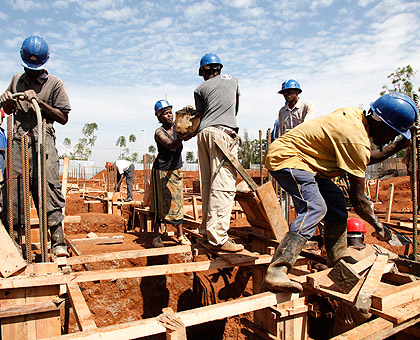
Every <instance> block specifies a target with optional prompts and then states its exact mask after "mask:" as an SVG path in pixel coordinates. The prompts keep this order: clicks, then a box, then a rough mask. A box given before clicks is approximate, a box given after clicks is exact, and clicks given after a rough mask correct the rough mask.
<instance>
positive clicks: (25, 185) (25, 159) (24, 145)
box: [20, 134, 32, 264]
mask: <svg viewBox="0 0 420 340" xmlns="http://www.w3.org/2000/svg"><path fill="white" fill-rule="evenodd" d="M20 140H21V142H20V149H21V159H22V190H23V214H24V226H25V254H26V263H28V264H30V263H32V251H31V248H32V243H31V206H30V202H29V154H28V144H29V143H28V135H27V134H25V135H23V136H22V137H21V139H20Z"/></svg>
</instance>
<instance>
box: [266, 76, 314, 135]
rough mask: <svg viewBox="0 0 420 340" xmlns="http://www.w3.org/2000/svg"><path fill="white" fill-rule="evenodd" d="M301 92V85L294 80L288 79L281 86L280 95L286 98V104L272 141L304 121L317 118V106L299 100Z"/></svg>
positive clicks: (280, 114) (282, 109)
mask: <svg viewBox="0 0 420 340" xmlns="http://www.w3.org/2000/svg"><path fill="white" fill-rule="evenodd" d="M301 92H302V89H301V87H300V84H299V83H298V82H297V81H296V80H294V79H288V80H286V81H285V82H283V84H282V85H281V90H280V91H279V92H278V93H280V94H282V95H283V96H284V99H285V100H286V103H285V105H284V106H283V107H282V108H281V109H280V111H279V117H278V121H277V130H276V127H275V128H274V133H273V135H272V137H274V138H272V139H275V138H277V137H278V136H281V135H284V134H285V133H286V132H287V131H289V130H291V129H293V128H295V127H296V126H298V125H299V124H301V123H303V122H304V121H306V120H309V119H311V118H314V117H315V115H316V107H315V105H314V104H313V103H312V102H310V101H308V100H303V99H301V98H299V94H300V93H301Z"/></svg>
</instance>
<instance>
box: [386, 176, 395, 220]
mask: <svg viewBox="0 0 420 340" xmlns="http://www.w3.org/2000/svg"><path fill="white" fill-rule="evenodd" d="M393 200H394V184H393V183H391V184H390V185H389V190H388V205H387V207H386V212H385V222H389V221H390V220H391V212H392V202H393Z"/></svg>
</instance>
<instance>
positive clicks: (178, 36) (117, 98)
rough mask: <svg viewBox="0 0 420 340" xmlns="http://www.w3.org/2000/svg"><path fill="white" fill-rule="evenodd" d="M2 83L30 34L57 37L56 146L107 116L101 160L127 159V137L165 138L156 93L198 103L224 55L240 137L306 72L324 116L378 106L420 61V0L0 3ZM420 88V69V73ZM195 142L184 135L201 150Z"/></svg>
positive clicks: (265, 123)
mask: <svg viewBox="0 0 420 340" xmlns="http://www.w3.org/2000/svg"><path fill="white" fill-rule="evenodd" d="M0 3H1V6H0V41H1V45H0V46H1V49H0V64H1V65H2V67H0V91H2V90H1V89H4V90H5V89H6V88H7V86H8V84H9V82H10V79H11V78H12V75H13V74H15V73H18V72H22V70H23V68H22V66H21V59H20V53H19V52H20V47H21V44H22V41H23V40H24V39H25V38H26V37H28V36H30V35H40V36H42V37H43V38H44V39H45V40H46V41H47V42H48V44H49V47H50V60H49V62H48V64H47V69H48V71H49V73H51V74H53V75H55V76H58V77H59V78H61V79H62V80H63V81H64V83H65V84H66V86H67V89H68V92H69V97H70V102H71V106H72V110H71V112H70V115H69V122H68V123H67V124H66V125H64V126H62V125H60V124H58V123H55V128H56V135H57V149H58V151H59V153H60V154H62V153H64V152H65V151H66V150H65V147H64V146H63V141H64V138H70V139H71V141H72V144H73V145H75V144H76V143H77V141H78V139H79V138H80V137H82V136H81V130H82V128H83V126H84V125H85V124H86V123H92V122H95V123H97V124H98V127H99V128H98V131H97V137H98V139H97V142H96V146H95V147H94V149H93V154H92V157H91V160H93V161H95V162H96V163H97V164H99V165H100V164H105V162H106V161H112V160H115V159H117V158H118V156H119V152H120V151H119V148H118V147H117V146H115V144H116V141H117V139H118V137H119V136H125V137H126V138H127V139H128V136H129V135H131V134H134V135H135V136H136V137H137V142H136V143H130V144H131V145H129V147H130V151H131V152H134V151H136V152H138V153H139V154H140V155H141V154H143V153H144V152H145V150H147V149H148V146H149V145H155V142H154V137H153V136H154V131H155V129H156V128H158V127H159V124H158V121H157V119H156V117H155V115H154V110H153V107H154V104H155V103H156V101H157V100H159V99H163V98H167V99H168V101H169V102H170V103H171V104H172V105H173V107H174V111H175V110H178V109H181V108H182V107H183V106H185V105H194V98H193V92H194V89H195V88H196V87H197V86H198V85H199V84H200V83H201V82H202V81H203V79H202V78H201V77H199V76H198V67H199V62H200V59H201V57H202V56H203V55H204V54H206V53H210V52H211V53H216V54H217V55H218V56H219V57H220V59H221V61H222V64H223V66H224V67H223V70H222V73H227V74H231V75H234V76H236V77H237V78H238V80H239V87H240V91H241V97H240V105H239V108H240V109H239V113H238V116H237V120H238V126H239V128H240V134H241V135H243V133H244V131H247V132H248V134H249V136H250V137H251V138H258V135H259V132H258V131H259V130H262V131H263V133H264V134H265V132H266V131H267V129H268V128H272V127H273V122H274V120H275V119H276V118H277V116H278V111H279V109H280V107H281V106H283V105H284V98H283V97H282V96H281V95H279V94H278V93H277V92H278V91H279V90H280V88H281V84H282V83H283V82H284V81H285V80H287V79H290V78H292V79H295V80H297V81H298V82H299V83H300V85H301V87H302V90H303V92H302V93H301V95H300V97H301V98H303V99H306V100H310V101H312V102H313V103H314V104H315V106H316V107H317V112H318V115H322V114H326V113H329V112H331V111H333V110H335V109H337V108H340V107H345V106H357V107H360V106H363V107H364V108H367V107H369V104H370V103H371V102H372V101H374V100H376V99H377V98H378V97H379V92H380V91H381V88H382V85H384V84H389V82H388V79H387V76H388V75H389V74H390V73H392V72H394V71H395V70H396V69H397V68H398V67H403V66H406V65H411V66H412V67H413V69H414V70H415V71H418V70H420V33H419V32H420V1H418V0H412V1H410V0H407V1H404V0H377V1H373V0H348V1H338V0H293V1H284V0H273V1H271V0H261V1H256V0H255V1H254V0H218V1H216V0H203V1H199V2H198V1H192V0H165V1H142V0H96V1H88V0H43V1H33V0H15V1H11V0H10V1H9V0H0ZM414 85H415V88H416V89H418V88H419V86H420V74H417V76H416V77H415V79H414ZM196 150H197V147H196V140H195V139H192V140H190V141H188V142H185V143H184V153H185V152H186V151H196Z"/></svg>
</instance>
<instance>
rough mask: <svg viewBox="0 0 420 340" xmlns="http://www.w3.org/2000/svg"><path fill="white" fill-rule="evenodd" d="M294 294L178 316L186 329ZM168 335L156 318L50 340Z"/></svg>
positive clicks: (265, 296)
mask: <svg viewBox="0 0 420 340" xmlns="http://www.w3.org/2000/svg"><path fill="white" fill-rule="evenodd" d="M290 296H291V293H277V294H275V293H270V292H266V293H261V294H257V295H252V296H249V297H246V298H241V299H237V300H231V301H227V302H222V303H218V304H215V305H210V306H205V307H200V308H195V309H191V310H188V311H184V312H179V313H176V314H175V315H177V316H179V317H180V318H181V319H182V321H183V323H184V324H185V326H186V327H189V326H193V325H199V324H202V323H205V322H210V321H214V320H220V319H224V318H227V317H231V316H234V315H238V314H242V313H248V312H252V311H255V310H259V309H263V308H267V307H269V306H273V305H276V304H278V303H281V302H283V301H285V300H288V299H289V298H290ZM164 332H166V328H165V327H163V326H160V325H159V324H158V322H157V321H156V318H150V319H145V320H139V321H134V322H129V323H125V324H119V325H113V326H108V327H103V328H100V329H98V330H95V331H87V332H83V333H72V334H67V335H63V336H61V337H56V338H51V339H49V340H53V339H55V340H67V339H80V340H82V339H83V340H99V339H100V340H115V339H118V340H125V339H127V340H128V339H134V338H141V337H145V336H149V335H153V334H159V333H164Z"/></svg>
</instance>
